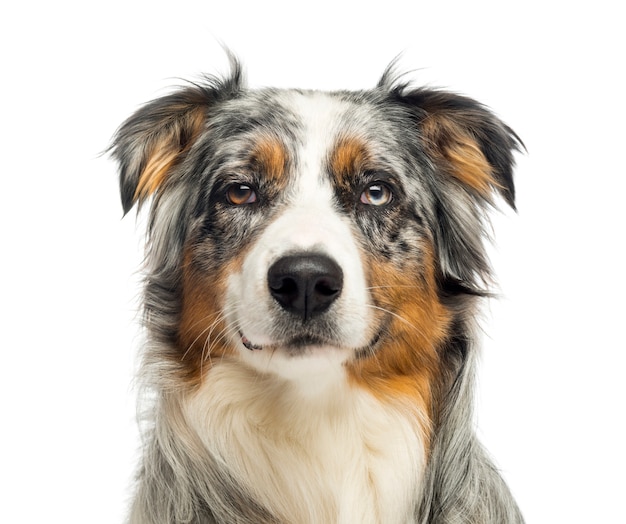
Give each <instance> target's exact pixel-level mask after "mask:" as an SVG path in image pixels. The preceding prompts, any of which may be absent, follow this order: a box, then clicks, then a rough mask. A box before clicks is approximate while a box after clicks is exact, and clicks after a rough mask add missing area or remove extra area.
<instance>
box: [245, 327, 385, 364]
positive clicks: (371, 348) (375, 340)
mask: <svg viewBox="0 0 626 524" xmlns="http://www.w3.org/2000/svg"><path fill="white" fill-rule="evenodd" d="M386 328H387V323H386V322H383V323H382V324H381V325H380V327H379V329H377V330H376V332H375V333H374V336H373V337H372V338H371V340H370V341H369V342H368V343H367V344H365V345H364V346H361V347H357V348H347V347H345V346H342V345H339V344H334V343H333V342H332V341H326V340H321V339H320V340H316V339H306V338H303V339H294V340H290V341H288V342H286V343H275V344H270V345H266V346H263V345H260V344H255V343H254V342H252V341H251V340H250V339H249V338H248V337H246V336H245V335H244V334H243V332H242V331H241V330H240V331H239V336H240V337H241V343H242V344H243V346H244V347H245V348H246V349H248V350H250V351H262V350H264V349H267V348H270V349H272V350H275V349H278V348H286V349H288V350H289V349H291V350H293V349H294V348H315V347H336V348H337V349H351V350H352V351H354V355H355V358H356V359H357V360H360V359H362V358H366V357H368V356H370V355H372V354H373V353H374V352H375V351H376V347H377V346H378V344H379V342H380V341H381V339H382V337H383V334H384V333H385V332H386ZM290 352H291V351H290Z"/></svg>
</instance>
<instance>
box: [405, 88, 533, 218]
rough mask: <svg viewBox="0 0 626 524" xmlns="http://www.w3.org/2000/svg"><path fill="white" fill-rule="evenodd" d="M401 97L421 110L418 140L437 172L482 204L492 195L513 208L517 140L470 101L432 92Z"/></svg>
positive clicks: (514, 135)
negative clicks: (419, 137) (421, 140)
mask: <svg viewBox="0 0 626 524" xmlns="http://www.w3.org/2000/svg"><path fill="white" fill-rule="evenodd" d="M407 98H408V99H409V100H410V103H411V105H413V106H414V107H417V108H419V109H420V110H421V113H422V114H421V118H420V121H419V126H420V131H421V135H422V139H423V141H424V146H425V147H426V150H427V151H428V152H429V153H430V155H431V157H432V158H433V160H434V162H435V164H436V166H437V168H438V170H439V171H440V172H441V173H442V174H446V175H448V176H451V177H453V178H454V179H456V181H458V182H459V183H461V184H462V185H464V186H465V188H466V189H467V190H469V191H470V192H472V193H474V194H475V195H476V196H477V197H479V198H482V199H484V200H485V201H487V202H491V201H492V198H491V196H492V191H494V190H495V191H496V192H498V193H500V194H501V195H502V197H503V198H504V199H505V201H506V202H507V203H508V204H509V205H510V206H511V207H513V209H515V186H514V184H513V167H514V164H515V162H514V158H513V153H514V151H519V150H520V149H521V148H523V144H522V142H521V140H520V139H519V137H518V136H517V135H516V134H515V133H514V132H513V131H512V130H511V129H510V128H509V127H508V126H507V125H506V124H504V123H503V122H502V121H501V120H500V119H499V118H497V117H496V116H495V115H494V114H493V113H492V112H491V111H489V110H488V109H487V108H485V107H484V106H483V105H481V104H479V103H478V102H476V101H475V100H472V99H470V98H466V97H463V96H459V95H455V94H452V93H446V92H443V91H435V90H421V91H414V92H412V93H410V94H409V95H408V96H407Z"/></svg>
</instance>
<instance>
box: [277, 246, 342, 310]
mask: <svg viewBox="0 0 626 524" xmlns="http://www.w3.org/2000/svg"><path fill="white" fill-rule="evenodd" d="M267 282H268V285H269V288H270V293H271V294H272V296H273V297H274V298H275V299H276V301H277V302H278V303H279V304H280V305H281V306H282V307H283V309H285V310H286V311H289V312H290V313H293V314H294V315H298V316H299V317H300V318H302V320H304V321H307V320H309V319H311V318H313V317H314V316H316V315H319V314H320V313H323V312H324V311H326V310H327V309H328V308H329V307H330V305H331V304H332V303H333V302H334V301H335V299H336V298H337V297H338V296H339V295H340V294H341V288H342V286H343V272H342V271H341V268H340V267H339V265H338V264H337V263H336V262H335V261H334V260H332V259H331V258H330V257H327V256H326V255H321V254H296V255H288V256H285V257H283V258H280V259H278V260H277V261H276V262H274V264H272V266H271V267H270V269H269V271H268V272H267Z"/></svg>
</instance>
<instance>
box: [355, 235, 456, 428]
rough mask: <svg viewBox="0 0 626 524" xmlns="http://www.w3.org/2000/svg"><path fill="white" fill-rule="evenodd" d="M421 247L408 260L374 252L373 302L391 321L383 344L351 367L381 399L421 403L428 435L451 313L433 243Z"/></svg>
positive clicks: (361, 382) (370, 275)
mask: <svg viewBox="0 0 626 524" xmlns="http://www.w3.org/2000/svg"><path fill="white" fill-rule="evenodd" d="M419 252H420V256H419V257H415V258H414V259H412V260H410V261H408V262H405V263H404V264H397V263H394V262H392V261H389V260H388V259H386V258H384V257H382V256H374V257H372V256H370V257H369V259H368V261H367V278H368V285H369V287H370V289H371V297H372V302H373V307H375V308H376V309H377V310H379V311H383V312H384V313H385V314H386V315H387V317H388V321H387V326H386V329H385V332H384V333H382V338H381V342H380V343H379V346H378V347H377V348H376V349H375V350H374V351H373V352H372V353H371V354H369V355H368V356H366V357H365V358H362V359H359V360H357V361H355V362H353V363H351V364H350V365H349V368H348V369H349V374H350V378H351V380H352V381H353V382H354V383H355V384H357V385H358V386H359V387H363V388H365V389H367V390H369V391H370V392H371V393H372V394H373V395H374V396H376V397H378V398H379V399H381V400H383V401H386V402H391V403H395V402H397V401H400V402H403V401H407V400H408V401H409V402H410V403H411V404H413V405H417V406H418V407H419V411H420V412H421V414H422V416H423V423H424V426H423V430H424V436H425V437H427V435H428V432H429V428H430V420H431V419H432V417H433V415H434V409H435V408H434V403H435V402H436V399H435V398H434V395H433V392H435V391H436V390H437V383H438V379H439V377H440V376H441V355H440V348H441V347H442V345H443V343H444V341H445V339H446V337H447V333H448V330H449V327H450V323H451V315H450V312H449V311H448V310H447V309H446V308H445V307H444V306H443V305H442V304H441V301H440V299H439V297H438V293H437V288H436V281H435V262H434V256H433V250H432V247H430V246H429V245H426V244H424V245H422V246H420V248H419Z"/></svg>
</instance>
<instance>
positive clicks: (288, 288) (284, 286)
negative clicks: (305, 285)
mask: <svg viewBox="0 0 626 524" xmlns="http://www.w3.org/2000/svg"><path fill="white" fill-rule="evenodd" d="M269 287H270V290H271V291H272V293H273V294H276V295H280V296H284V297H295V296H296V295H297V293H298V284H297V283H296V281H295V280H294V279H293V278H290V277H281V276H280V275H278V276H276V278H274V280H269Z"/></svg>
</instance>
